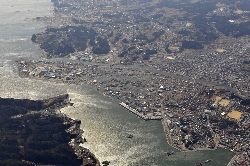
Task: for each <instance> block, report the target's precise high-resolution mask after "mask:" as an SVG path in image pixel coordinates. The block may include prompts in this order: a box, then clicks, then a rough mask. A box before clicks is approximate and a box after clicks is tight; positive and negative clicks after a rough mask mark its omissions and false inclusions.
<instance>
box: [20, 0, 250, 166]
mask: <svg viewBox="0 0 250 166" xmlns="http://www.w3.org/2000/svg"><path fill="white" fill-rule="evenodd" d="M52 2H53V3H54V6H55V9H54V17H39V18H36V19H37V20H39V21H44V22H45V23H46V25H47V29H46V30H45V32H41V33H38V34H34V35H33V36H32V38H31V40H32V41H33V42H34V43H36V44H38V45H39V46H40V48H41V51H42V52H43V56H44V59H43V60H35V59H33V60H30V59H29V60H28V59H20V60H18V61H17V62H16V66H17V69H18V72H19V75H20V76H21V77H28V78H33V79H41V80H48V81H53V82H62V83H67V84H89V85H91V86H92V87H95V89H97V90H98V91H99V92H101V93H102V94H104V95H105V96H108V97H110V98H111V99H117V100H119V101H120V105H121V106H122V107H124V108H126V109H127V110H129V111H130V112H132V113H134V114H135V115H137V116H138V117H140V118H141V119H143V120H161V121H162V125H163V128H164V131H165V134H166V139H167V142H168V143H169V145H171V146H172V147H173V148H175V149H177V150H180V151H196V150H208V149H209V150H215V149H217V148H225V149H228V150H231V151H233V152H234V153H235V157H234V158H233V159H232V160H231V161H230V163H229V164H228V166H236V165H250V137H249V135H250V134H249V126H250V107H249V104H250V86H249V82H250V78H249V76H250V75H249V72H250V43H249V37H250V36H249V35H250V21H249V17H250V11H249V10H250V9H248V8H246V6H247V5H246V4H249V2H247V0H242V1H226V0H221V1H220V2H218V1H213V0H212V1H209V2H207V1H199V0H197V1H196V0H190V1H178V2H177V1H176V2H175V1H174V0H166V1H161V0H138V1H131V0H121V1H118V0H85V1H80V0H67V1H66V0H65V1H64V0H52ZM249 5H250V4H249Z"/></svg>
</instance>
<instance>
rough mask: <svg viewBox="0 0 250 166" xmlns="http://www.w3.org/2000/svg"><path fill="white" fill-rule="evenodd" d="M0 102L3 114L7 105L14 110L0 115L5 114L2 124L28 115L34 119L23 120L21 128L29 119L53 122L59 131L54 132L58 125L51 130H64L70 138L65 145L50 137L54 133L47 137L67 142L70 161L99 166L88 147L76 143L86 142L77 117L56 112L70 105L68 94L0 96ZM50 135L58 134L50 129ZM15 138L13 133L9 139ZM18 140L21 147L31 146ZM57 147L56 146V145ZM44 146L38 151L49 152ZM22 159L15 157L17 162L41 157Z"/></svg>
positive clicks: (37, 160)
mask: <svg viewBox="0 0 250 166" xmlns="http://www.w3.org/2000/svg"><path fill="white" fill-rule="evenodd" d="M0 105H1V114H4V111H6V108H8V109H10V110H15V111H10V113H8V114H6V113H5V115H3V116H6V117H5V121H3V122H2V123H6V122H8V121H12V123H14V124H15V123H17V124H18V123H19V122H20V120H21V119H24V120H27V119H29V118H31V119H33V118H34V121H32V120H28V121H27V123H26V124H25V127H26V126H27V127H26V128H28V126H30V125H29V121H32V122H31V123H32V124H34V123H37V121H38V122H40V123H41V122H42V121H43V123H46V124H47V123H51V125H52V124H53V125H54V124H55V126H56V125H61V128H60V131H58V130H59V128H58V129H55V131H57V132H59V133H65V134H66V133H67V135H68V136H70V137H69V138H70V139H71V142H69V143H68V144H67V143H65V142H60V141H58V142H56V141H55V140H54V139H55V138H54V136H53V138H50V139H49V140H52V141H53V140H54V141H55V142H56V143H57V144H61V145H64V146H66V145H67V146H68V148H69V147H71V148H70V149H72V151H71V152H72V153H70V152H69V151H67V152H65V153H67V155H68V156H73V155H75V157H76V158H74V162H76V163H78V164H80V163H81V165H82V166H85V165H88V164H94V165H95V166H100V162H99V160H98V159H97V158H96V157H95V155H94V154H93V153H91V152H90V151H89V149H87V148H84V147H82V146H80V144H83V143H84V142H86V140H85V139H84V138H82V134H83V133H84V131H83V130H82V129H81V128H80V124H81V121H80V120H77V119H72V118H70V117H68V116H66V115H65V114H63V113H61V112H60V111H59V110H60V109H61V108H64V107H66V106H72V103H70V100H69V95H68V94H63V95H59V96H56V97H52V98H48V99H44V100H29V99H14V98H0ZM24 110H25V111H24ZM32 117H33V118H32ZM37 118H38V119H37ZM35 119H37V120H35ZM50 119H51V120H50ZM55 119H57V120H55ZM53 120H55V121H53ZM47 121H48V122H47ZM6 125H7V124H6ZM38 126H39V125H38ZM63 126H65V128H66V130H64V129H63V128H64V127H63ZM44 127H45V126H44ZM33 130H35V131H36V132H37V131H39V127H35V126H33V128H32V131H33ZM61 130H62V131H61ZM49 131H50V130H49ZM51 131H54V130H53V129H52V130H51ZM50 133H51V132H50ZM30 134H32V132H30ZM41 134H43V133H41ZM46 134H47V135H48V133H46ZM46 134H45V135H46ZM51 134H54V135H56V134H57V135H58V133H54V132H53V133H51ZM19 137H20V134H17V136H15V137H13V139H18V138H19ZM25 138H26V137H25ZM45 138H46V137H45ZM69 138H68V137H67V138H61V139H64V140H67V139H69ZM19 139H20V138H19ZM23 139H24V138H23ZM41 139H42V138H41ZM46 139H47V138H46ZM61 141H62V140H61ZM21 142H22V141H21ZM21 142H20V143H18V144H20V145H19V146H24V147H25V148H31V147H33V146H27V145H26V144H22V143H21ZM45 142H46V141H45ZM48 142H49V141H48ZM35 143H37V146H38V145H39V141H38V142H34V143H33V144H35ZM45 145H46V144H45ZM6 146H7V145H6ZM37 146H34V147H33V148H36V147H37ZM59 147H60V146H59ZM59 147H57V148H59ZM44 148H45V149H43V148H42V150H47V151H48V152H49V153H52V152H51V151H50V149H46V148H47V146H45V147H44ZM17 153H18V152H17ZM69 153H70V154H69ZM25 154H26V153H25ZM52 154H53V153H52ZM26 155H28V154H26ZM37 155H38V154H37ZM58 155H60V154H58ZM57 158H58V157H54V158H52V159H53V161H54V160H58V159H57ZM24 159H25V160H24V161H19V160H18V158H15V160H16V161H17V162H32V163H41V160H40V159H39V158H32V157H26V158H25V157H24ZM27 159H28V160H27ZM53 161H51V163H49V161H47V160H46V161H44V162H45V164H52V163H53ZM54 162H55V161H54ZM61 162H62V163H61V164H64V163H65V162H71V161H69V160H67V159H66V160H63V161H61ZM72 162H73V161H72Z"/></svg>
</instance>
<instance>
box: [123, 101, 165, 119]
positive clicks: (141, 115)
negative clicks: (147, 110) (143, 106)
mask: <svg viewBox="0 0 250 166" xmlns="http://www.w3.org/2000/svg"><path fill="white" fill-rule="evenodd" d="M119 104H120V105H121V106H122V107H124V108H126V109H127V110H129V111H130V112H132V113H133V114H135V115H137V116H138V117H139V118H141V119H143V120H161V119H162V117H161V116H151V117H148V116H146V115H144V114H143V113H140V112H138V111H137V110H136V109H134V108H132V107H130V106H128V105H127V104H125V103H124V102H121V103H119Z"/></svg>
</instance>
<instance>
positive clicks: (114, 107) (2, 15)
mask: <svg viewBox="0 0 250 166" xmlns="http://www.w3.org/2000/svg"><path fill="white" fill-rule="evenodd" d="M52 14H53V4H52V3H51V2H50V1H49V0H1V4H0V56H1V58H0V84H1V86H0V91H1V93H0V97H12V98H29V99H43V98H47V97H52V96H56V95H59V94H62V93H69V94H70V98H71V99H72V102H73V103H74V107H67V108H64V109H62V112H64V113H66V114H67V115H69V116H70V117H72V118H77V119H80V120H81V121H82V128H83V130H84V131H85V132H84V137H86V138H87V143H86V144H84V146H86V147H88V148H89V149H90V150H91V151H92V152H93V153H94V154H95V155H96V157H97V158H99V159H100V161H103V160H109V161H110V162H111V165H113V166H139V165H143V166H154V165H155V166H170V165H172V166H193V165H194V164H195V163H196V162H204V161H205V160H207V159H210V158H211V159H213V161H212V162H211V163H208V164H206V165H208V166H209V165H210V166H212V165H213V166H225V165H227V163H228V162H229V160H230V159H231V158H232V157H233V155H234V154H233V153H231V152H229V151H227V150H224V149H219V150H216V151H199V152H192V153H181V152H175V154H174V155H172V156H169V157H168V156H167V154H166V153H167V152H169V151H172V150H173V149H172V148H171V147H170V146H168V144H167V142H166V139H165V135H164V132H163V128H162V125H161V122H160V121H147V122H145V121H142V120H140V119H138V118H137V117H136V116H134V115H133V114H131V113H129V112H128V111H127V110H125V109H123V108H121V107H120V106H119V105H118V103H117V102H116V101H113V100H110V99H108V98H106V97H104V96H103V95H101V94H99V93H98V92H97V91H95V90H93V89H91V88H90V87H88V86H86V85H82V86H80V85H79V86H76V85H64V84H55V83H52V82H43V81H38V80H33V79H24V78H19V77H18V75H17V74H16V72H15V70H14V64H13V61H14V60H15V59H17V58H19V57H25V58H28V57H32V58H36V59H37V58H40V57H41V53H40V51H39V48H38V46H36V45H35V44H33V43H32V42H31V41H30V38H31V35H32V34H34V33H37V32H41V31H44V29H45V25H44V24H43V23H42V22H37V21H36V20H35V19H34V18H35V17H38V16H51V15H52ZM128 134H133V136H134V137H133V138H132V139H129V138H127V136H128Z"/></svg>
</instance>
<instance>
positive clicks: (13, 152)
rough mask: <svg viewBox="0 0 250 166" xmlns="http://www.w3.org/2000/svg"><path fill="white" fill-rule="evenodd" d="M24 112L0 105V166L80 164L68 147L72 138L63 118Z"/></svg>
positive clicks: (75, 165) (15, 107)
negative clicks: (67, 131)
mask: <svg viewBox="0 0 250 166" xmlns="http://www.w3.org/2000/svg"><path fill="white" fill-rule="evenodd" d="M13 100H14V99H13ZM12 103H14V102H12ZM27 113H28V109H26V108H24V107H21V106H13V105H0V165H4V166H8V165H15V166H19V165H20V166H23V165H34V163H42V164H61V165H74V166H77V165H80V164H81V161H80V160H78V159H77V156H76V155H75V154H74V151H73V149H72V147H70V146H69V145H68V142H70V139H71V137H72V136H71V135H70V134H69V133H66V131H65V130H66V129H67V128H69V127H70V126H69V125H66V124H63V122H64V120H63V118H61V117H56V116H54V115H53V116H52V115H47V116H44V115H42V114H41V113H39V112H36V113H34V114H27ZM17 115H18V116H17ZM27 161H30V162H29V163H28V162H27Z"/></svg>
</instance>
